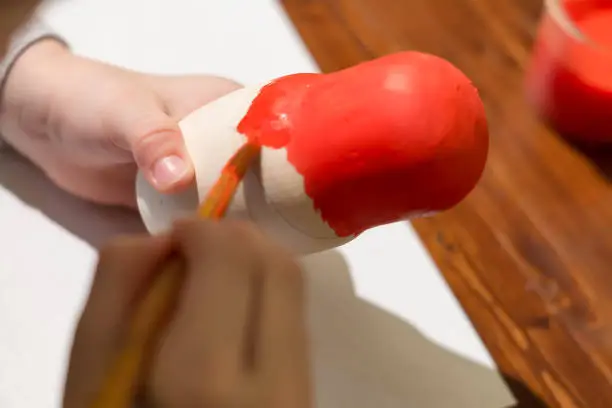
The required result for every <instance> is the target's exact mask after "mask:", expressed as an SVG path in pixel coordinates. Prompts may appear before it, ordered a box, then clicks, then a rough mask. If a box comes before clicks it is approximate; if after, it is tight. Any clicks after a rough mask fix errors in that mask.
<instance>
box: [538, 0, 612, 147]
mask: <svg viewBox="0 0 612 408" xmlns="http://www.w3.org/2000/svg"><path fill="white" fill-rule="evenodd" d="M526 85H527V92H528V98H529V99H530V101H531V102H532V103H533V105H534V106H535V108H536V109H537V110H538V112H539V113H540V114H541V115H542V116H543V117H544V118H545V119H546V120H548V121H549V122H550V124H551V125H552V126H553V127H554V128H555V129H556V130H557V131H558V132H559V133H561V134H562V135H563V136H564V137H567V138H568V139H572V140H574V141H577V142H580V143H583V144H594V143H608V142H612V1H610V0H547V1H546V7H545V13H544V16H543V18H542V22H541V24H540V28H539V32H538V37H537V39H536V43H535V45H534V50H533V56H532V61H531V65H530V67H529V70H528V72H527V82H526Z"/></svg>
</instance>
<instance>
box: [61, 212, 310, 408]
mask: <svg viewBox="0 0 612 408" xmlns="http://www.w3.org/2000/svg"><path fill="white" fill-rule="evenodd" d="M173 253H178V254H180V255H181V256H182V258H183V259H184V261H185V270H184V276H183V283H182V286H181V289H180V291H179V296H178V297H177V299H176V302H175V304H174V307H173V313H172V315H171V316H169V319H168V322H167V324H166V325H164V328H163V330H162V331H161V336H160V337H158V341H157V342H156V344H155V350H156V352H155V353H153V355H151V358H150V359H149V360H148V361H147V364H146V365H145V366H144V369H143V370H142V372H141V375H140V378H139V380H140V381H139V384H140V385H139V389H134V390H132V395H133V396H135V395H136V394H137V393H139V394H140V395H141V396H143V398H144V401H145V402H144V406H145V407H202V408H207V407H215V408H217V407H218V408H221V407H239V406H240V407H246V406H248V407H254V408H256V407H262V408H264V407H265V408H281V407H282V408H308V407H310V406H311V401H310V398H311V395H310V372H309V360H308V344H307V334H306V328H305V327H306V326H305V316H304V306H305V305H304V292H303V281H302V274H301V271H300V269H299V267H298V266H297V265H296V264H295V263H294V261H293V259H292V258H291V257H290V256H289V255H288V254H286V253H285V252H284V251H283V250H282V249H281V248H279V247H277V246H276V245H275V244H273V243H270V242H269V241H268V240H267V239H266V238H265V237H264V236H262V235H261V234H260V233H259V232H258V231H256V230H255V229H254V228H253V227H251V226H250V225H247V224H241V223H235V222H231V221H206V220H201V221H199V220H193V221H185V222H182V223H179V224H177V225H176V227H175V228H174V230H173V231H172V232H171V233H170V234H169V235H168V236H161V237H148V236H147V237H133V238H124V239H121V240H118V241H116V242H115V243H114V244H112V245H110V246H109V247H108V248H107V249H105V250H103V251H102V253H101V256H100V262H99V265H98V269H97V272H96V277H95V280H94V283H93V287H92V290H91V294H90V297H89V300H88V302H87V305H86V307H85V309H84V312H83V314H82V317H81V320H80V322H79V325H78V329H77V332H76V336H75V341H74V346H73V350H72V355H71V361H70V367H69V372H68V379H67V383H66V389H65V398H64V408H83V407H88V406H89V405H90V404H91V402H92V399H93V398H94V397H95V395H96V393H97V392H98V390H99V388H100V387H101V384H102V383H103V381H104V378H105V377H106V376H107V375H108V373H107V371H108V368H109V366H110V365H111V364H112V363H113V361H114V359H115V358H116V355H117V354H118V353H120V352H121V350H123V349H124V347H125V340H126V337H127V334H128V332H129V330H130V325H131V316H132V315H133V314H134V312H135V309H136V306H137V304H138V299H139V298H140V297H141V296H142V295H143V291H145V290H146V287H147V286H148V284H149V283H150V281H151V280H152V279H153V277H154V275H155V273H156V271H157V270H158V269H159V267H160V265H162V264H163V263H164V262H166V261H167V259H168V257H169V256H170V255H171V254H173ZM109 408H112V407H109Z"/></svg>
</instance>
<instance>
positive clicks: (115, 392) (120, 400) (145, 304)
mask: <svg viewBox="0 0 612 408" xmlns="http://www.w3.org/2000/svg"><path fill="white" fill-rule="evenodd" d="M260 150H261V148H260V146H257V145H255V144H251V143H245V144H244V145H243V146H242V147H241V148H240V149H239V150H238V151H237V152H236V154H234V156H232V157H231V158H230V160H229V161H228V163H227V164H226V165H225V167H224V168H223V170H222V172H221V176H220V177H219V179H218V181H217V183H216V184H215V185H214V186H213V187H212V188H211V189H210V191H209V193H208V195H207V196H206V198H205V200H204V201H203V202H202V204H201V205H200V207H199V208H198V212H197V216H198V217H199V218H206V219H219V218H222V217H223V216H224V215H225V211H226V210H227V208H228V206H229V204H230V203H231V201H232V198H233V196H234V194H235V192H236V189H237V187H238V185H239V184H240V182H241V181H242V179H243V177H244V175H245V173H246V171H247V170H248V168H249V166H250V165H251V164H252V163H253V161H254V160H255V159H256V158H257V157H258V156H259V152H260ZM184 273H185V262H184V260H183V259H182V257H179V256H174V257H171V258H170V259H169V260H168V262H167V263H166V264H164V265H163V267H161V269H160V271H159V274H158V275H157V277H156V278H155V279H154V280H153V283H152V285H151V287H150V288H149V290H148V291H147V292H146V293H145V295H144V298H143V299H142V301H141V303H140V304H139V306H138V308H137V310H136V312H135V314H134V317H133V320H132V324H131V326H130V331H129V333H128V337H127V342H126V344H125V347H124V349H123V350H122V351H121V352H120V354H119V355H118V356H117V358H116V360H115V361H114V364H113V366H112V367H111V368H110V370H109V372H108V373H107V377H106V378H105V380H104V383H103V384H102V387H101V388H100V391H99V393H98V394H97V396H96V399H95V400H94V402H93V404H92V405H91V408H130V407H132V406H133V403H134V394H135V391H136V389H137V388H138V385H139V384H138V382H139V380H140V374H141V370H142V368H143V366H144V363H145V362H146V359H147V358H148V357H149V356H150V355H151V354H152V348H153V347H154V346H155V342H156V340H157V337H158V336H157V335H158V333H159V331H160V329H161V328H162V326H163V323H164V322H165V320H166V319H167V317H168V314H169V313H170V312H171V310H172V307H173V306H174V303H175V302H176V300H177V296H178V292H179V290H180V287H181V283H182V281H183V276H184Z"/></svg>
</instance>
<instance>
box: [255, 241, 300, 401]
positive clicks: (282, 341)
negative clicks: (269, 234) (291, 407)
mask: <svg viewBox="0 0 612 408" xmlns="http://www.w3.org/2000/svg"><path fill="white" fill-rule="evenodd" d="M265 252H266V255H265V257H264V259H265V264H264V269H263V278H262V279H263V282H262V289H261V305H260V316H259V322H260V323H259V328H258V340H257V349H256V350H255V353H256V354H255V359H256V360H255V364H256V367H257V369H258V370H259V371H260V372H261V373H263V375H264V376H265V377H266V378H272V379H274V381H278V380H282V381H283V382H284V381H285V380H291V381H289V382H288V383H286V384H285V386H286V387H297V388H300V387H301V388H300V389H299V390H298V389H294V390H292V392H295V393H298V391H299V395H300V396H303V395H302V394H303V393H304V391H305V390H304V389H303V387H302V386H303V385H304V384H307V383H308V373H309V359H308V337H307V330H306V311H305V309H306V308H305V285H304V277H303V274H302V270H301V268H300V267H299V266H298V264H297V263H296V262H295V261H294V260H293V258H292V257H290V256H289V255H288V254H286V253H285V252H284V251H283V250H282V249H280V248H278V247H276V246H273V245H271V244H267V245H266V249H265Z"/></svg>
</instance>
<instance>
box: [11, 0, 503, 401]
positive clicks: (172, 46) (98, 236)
mask: <svg viewBox="0 0 612 408" xmlns="http://www.w3.org/2000/svg"><path fill="white" fill-rule="evenodd" d="M46 16H47V20H48V22H49V23H50V24H52V25H53V26H54V27H56V28H57V29H58V31H59V32H60V33H61V34H63V35H65V36H66V38H67V39H68V40H69V41H70V43H71V44H72V46H73V49H74V50H75V51H76V52H78V53H81V54H85V55H88V56H92V57H95V58H99V59H102V60H105V61H109V62H113V63H117V64H120V65H123V66H126V67H129V68H133V69H139V70H145V71H148V72H157V73H212V74H220V75H224V76H228V77H231V78H234V79H237V80H238V81H241V82H243V83H257V82H261V81H265V80H268V79H271V78H274V77H277V76H281V75H284V74H289V73H294V72H316V71H317V68H316V65H315V64H314V62H313V60H312V58H311V57H310V56H309V54H308V53H307V52H306V50H305V47H304V46H303V44H302V43H301V41H300V40H299V37H298V36H297V35H296V33H295V30H294V29H293V28H292V26H291V24H290V23H289V22H288V20H287V18H286V17H285V16H284V14H283V11H282V9H281V7H280V6H278V5H277V4H276V2H274V1H272V0H248V1H246V0H222V1H213V0H172V1H167V0H166V1H164V0H129V1H125V0H71V1H68V0H62V1H57V2H55V3H53V4H51V5H50V7H49V8H48V10H47V13H46ZM125 231H142V225H141V223H140V221H139V220H138V219H137V217H136V216H135V215H134V214H131V213H128V212H123V211H116V210H108V209H103V208H99V207H95V206H93V205H89V204H86V203H83V202H81V201H79V200H77V199H75V198H73V197H70V196H68V195H67V194H65V193H63V192H61V191H59V190H57V189H56V188H55V187H53V186H52V185H51V184H50V183H49V182H48V181H47V180H46V179H45V178H44V177H43V176H42V175H41V174H40V173H39V172H38V171H37V170H36V169H34V168H33V167H32V166H31V165H29V164H28V163H27V162H25V161H24V160H22V159H21V158H19V157H17V156H15V155H13V154H11V153H3V154H2V156H0V243H1V244H2V251H1V252H0V407H2V408H44V407H58V406H59V404H60V400H61V390H62V385H63V379H64V374H65V367H66V359H67V355H68V354H67V353H68V350H69V347H70V340H71V335H72V330H73V327H74V324H75V322H76V318H77V316H78V313H79V312H80V308H81V307H82V304H83V302H84V300H85V296H86V294H87V290H88V288H89V284H90V280H91V272H92V268H93V265H94V262H95V257H96V254H95V249H94V248H95V247H96V246H97V245H99V244H100V243H101V242H103V241H104V240H106V239H107V238H108V237H109V236H112V235H113V234H115V233H118V232H125ZM304 263H305V265H306V266H307V268H308V270H309V272H308V278H309V282H310V300H311V302H310V305H311V306H310V310H311V326H312V337H313V342H314V362H315V374H316V385H317V390H316V392H317V401H318V406H319V407H323V408H328V407H329V408H332V407H333V408H336V407H339V408H343V407H347V408H366V407H367V408H386V407H389V408H406V407H435V408H438V407H441V408H442V407H444V408H446V407H451V406H452V407H470V408H502V407H506V406H508V405H510V404H511V403H512V402H513V398H512V397H511V395H510V394H509V392H508V390H507V388H506V386H505V385H504V384H503V382H502V380H501V378H500V376H499V375H498V374H497V373H496V371H495V365H494V363H493V361H492V360H491V358H490V356H489V354H488V353H487V351H486V349H485V348H484V347H483V345H482V343H481V342H480V340H479V339H478V336H477V334H476V333H475V331H474V329H473V328H472V326H471V325H470V323H469V321H468V319H467V317H466V316H465V314H464V313H463V311H462V310H461V308H460V306H459V304H458V302H457V301H456V299H455V298H454V297H453V295H452V293H451V292H450V290H449V288H448V287H447V285H446V283H445V282H444V280H443V279H442V277H441V276H440V274H439V272H438V270H437V269H436V267H435V265H434V264H433V263H432V261H431V259H430V257H429V255H428V254H427V252H426V251H425V249H424V248H423V247H422V245H421V243H420V241H419V239H418V238H417V236H416V234H415V233H414V231H413V230H412V228H411V227H410V226H409V225H408V224H405V223H403V224H395V225H390V226H386V227H380V228H377V229H375V230H372V231H369V232H368V233H366V234H364V235H363V236H362V237H360V238H359V239H357V240H356V241H354V242H352V243H350V244H349V245H346V246H345V247H343V248H340V249H338V250H334V251H329V252H326V253H322V254H318V255H315V256H311V257H309V258H306V259H305V260H304Z"/></svg>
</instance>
